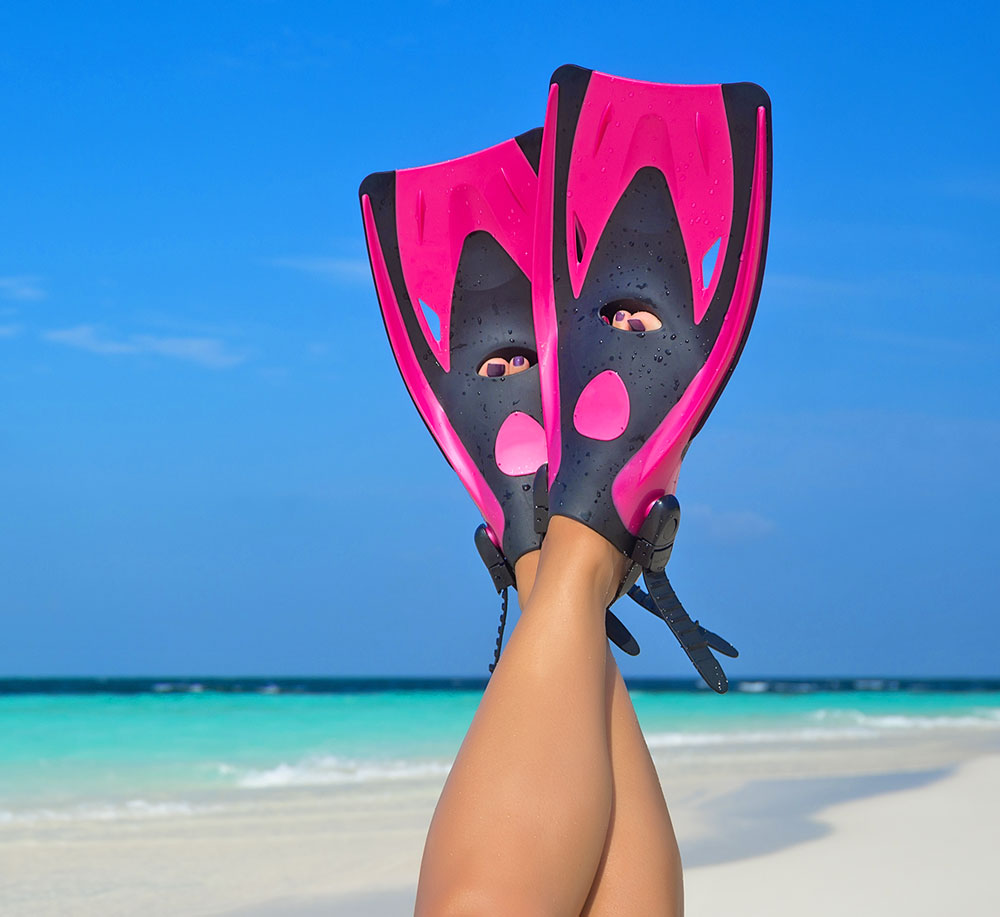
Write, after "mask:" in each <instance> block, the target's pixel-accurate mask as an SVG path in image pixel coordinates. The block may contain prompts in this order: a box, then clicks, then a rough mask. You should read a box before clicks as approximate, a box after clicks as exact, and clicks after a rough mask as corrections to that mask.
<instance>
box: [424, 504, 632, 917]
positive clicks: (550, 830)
mask: <svg viewBox="0 0 1000 917" xmlns="http://www.w3.org/2000/svg"><path fill="white" fill-rule="evenodd" d="M536 562H537V564H538V570H537V577H536V578H535V581H534V588H533V589H532V590H531V591H530V596H529V598H528V599H527V600H526V601H525V602H524V604H523V606H522V612H521V617H520V620H519V621H518V623H517V626H516V627H515V628H514V631H513V633H512V634H511V637H510V640H509V642H508V644H507V647H506V649H505V650H504V653H503V656H501V658H500V662H499V664H498V665H497V667H496V670H495V672H494V673H493V677H492V678H491V679H490V682H489V685H488V686H487V688H486V692H485V693H484V694H483V699H482V701H481V702H480V705H479V709H478V710H477V711H476V715H475V717H474V719H473V721H472V725H471V726H470V727H469V731H468V733H467V735H466V737H465V741H464V742H463V743H462V747H461V749H460V750H459V753H458V756H457V757H456V759H455V764H454V767H453V768H452V771H451V774H450V775H449V777H448V780H447V781H446V783H445V787H444V790H443V791H442V793H441V799H440V800H439V802H438V806H437V809H436V811H435V813H434V818H433V820H432V822H431V827H430V830H429V832H428V835H427V844H426V847H425V849H424V858H423V863H422V864H421V869H420V883H419V887H418V890H417V908H416V912H417V914H418V915H421V917H423V915H428V917H445V915H459V914H461V915H487V914H503V915H511V914H517V915H519V917H532V915H535V914H544V915H575V914H579V913H580V911H581V909H582V908H583V907H584V905H585V903H586V901H587V897H588V895H589V894H590V892H591V886H592V885H593V881H594V876H595V874H596V873H597V870H598V867H599V866H600V864H601V861H602V857H603V856H604V852H605V847H606V842H607V836H608V825H609V823H610V819H611V808H612V789H611V781H612V770H611V756H610V754H609V751H608V706H607V701H608V695H607V682H606V677H607V673H606V665H607V641H606V638H605V633H604V611H605V608H606V607H607V604H608V602H609V601H610V600H611V598H612V597H613V596H614V593H615V590H616V589H617V587H618V584H619V582H620V580H621V577H622V574H623V572H624V565H625V559H624V557H622V555H621V554H619V553H618V552H617V551H616V550H615V549H614V548H613V547H612V546H611V544H610V543H609V542H607V541H606V540H605V539H603V538H601V537H600V536H599V535H597V534H596V533H594V532H593V531H591V530H590V529H588V528H587V527H586V526H583V525H581V524H580V523H577V522H575V521H573V520H571V519H566V518H564V517H561V516H557V517H555V518H553V519H552V521H551V522H550V524H549V529H548V532H547V534H546V538H545V544H544V546H543V548H542V551H541V553H540V557H539V556H538V555H535V556H528V557H525V558H523V559H522V560H521V561H519V562H518V570H517V574H518V581H519V582H521V581H522V576H523V577H524V578H525V579H530V576H531V571H532V568H533V567H534V565H535V563H536Z"/></svg>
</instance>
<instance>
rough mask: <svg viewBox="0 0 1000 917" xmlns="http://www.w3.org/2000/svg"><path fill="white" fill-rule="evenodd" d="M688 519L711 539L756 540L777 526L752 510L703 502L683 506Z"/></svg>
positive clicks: (731, 540) (771, 531) (768, 533)
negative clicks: (717, 506)
mask: <svg viewBox="0 0 1000 917" xmlns="http://www.w3.org/2000/svg"><path fill="white" fill-rule="evenodd" d="M685 514H686V515H687V517H688V519H689V520H691V522H692V523H693V524H694V525H695V526H696V527H697V528H699V529H701V530H702V531H703V532H704V533H705V534H706V535H707V536H708V537H709V538H711V539H712V540H713V541H723V542H736V541H756V540H757V539H759V538H765V537H767V536H768V535H771V534H772V533H773V532H774V531H775V530H776V528H777V525H776V524H775V522H774V520H773V519H769V518H768V517H767V516H762V515H761V514H760V513H755V512H754V511H753V510H718V509H713V508H712V507H711V506H705V505H704V504H694V505H690V506H687V507H686V508H685Z"/></svg>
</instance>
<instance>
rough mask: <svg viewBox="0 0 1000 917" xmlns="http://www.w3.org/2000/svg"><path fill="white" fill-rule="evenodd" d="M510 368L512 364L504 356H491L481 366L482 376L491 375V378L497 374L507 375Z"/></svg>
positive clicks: (480, 373)
mask: <svg viewBox="0 0 1000 917" xmlns="http://www.w3.org/2000/svg"><path fill="white" fill-rule="evenodd" d="M509 370H510V365H509V364H508V363H507V361H506V360H505V359H503V357H490V358H489V359H488V360H487V361H486V362H485V363H484V364H483V365H482V366H480V367H479V375H480V376H489V377H490V378H491V379H492V378H495V377H496V376H506V375H507V373H508V372H509Z"/></svg>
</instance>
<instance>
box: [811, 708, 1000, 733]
mask: <svg viewBox="0 0 1000 917" xmlns="http://www.w3.org/2000/svg"><path fill="white" fill-rule="evenodd" d="M810 716H811V718H812V719H813V720H816V721H819V722H824V723H837V722H843V723H849V724H851V725H857V726H862V727H868V728H871V729H879V730H882V729H884V730H903V729H911V730H930V729H1000V709H998V708H995V707H983V708H980V709H979V710H977V711H975V712H972V713H965V714H962V715H957V716H956V715H952V716H948V715H938V716H928V715H912V714H902V713H891V714H879V715H876V714H871V713H865V712H863V711H861V710H838V709H822V710H816V711H814V712H813V713H812V714H811V715H810Z"/></svg>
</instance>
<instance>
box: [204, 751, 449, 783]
mask: <svg viewBox="0 0 1000 917" xmlns="http://www.w3.org/2000/svg"><path fill="white" fill-rule="evenodd" d="M449 770H451V764H450V763H449V762H444V761H406V760H398V761H364V760H353V759H349V758H340V757H336V756H333V755H323V756H314V757H310V758H305V759H304V760H302V761H299V762H297V763H295V764H287V763H281V764H278V765H277V766H275V767H271V768H266V769H264V770H245V769H244V770H240V769H239V768H234V767H232V766H231V765H228V764H222V765H220V766H219V772H220V773H221V774H223V775H226V776H232V775H235V776H236V785H237V786H239V787H242V788H244V789H252V790H259V789H271V788H274V787H297V786H330V785H331V784H345V783H372V782H378V781H386V780H413V779H419V778H421V777H443V776H446V775H447V773H448V771H449Z"/></svg>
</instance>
